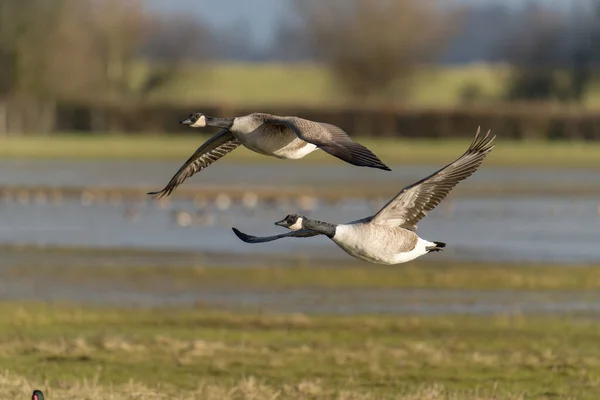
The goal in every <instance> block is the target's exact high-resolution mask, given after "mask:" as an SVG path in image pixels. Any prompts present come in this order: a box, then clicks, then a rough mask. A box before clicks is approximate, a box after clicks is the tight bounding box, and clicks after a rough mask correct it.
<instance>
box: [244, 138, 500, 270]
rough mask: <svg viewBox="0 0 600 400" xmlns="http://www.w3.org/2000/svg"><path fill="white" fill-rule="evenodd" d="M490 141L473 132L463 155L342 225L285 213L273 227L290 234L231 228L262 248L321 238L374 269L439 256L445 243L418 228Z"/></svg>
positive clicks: (480, 158)
mask: <svg viewBox="0 0 600 400" xmlns="http://www.w3.org/2000/svg"><path fill="white" fill-rule="evenodd" d="M494 138H495V136H492V135H491V132H490V131H488V132H487V133H486V134H485V135H482V134H481V131H480V129H477V133H476V134H475V139H474V140H473V142H472V143H471V145H470V146H469V148H468V149H467V151H466V152H465V153H464V154H463V155H462V156H460V157H459V158H458V159H456V160H455V161H454V162H452V163H450V164H448V165H446V166H445V167H444V168H441V169H440V170H438V171H436V172H435V173H433V174H431V175H429V176H428V177H426V178H424V179H421V180H420V181H418V182H416V183H414V184H412V185H409V186H407V187H405V188H404V189H402V191H400V193H398V194H397V195H396V196H395V197H394V198H393V199H391V200H390V201H389V202H388V203H387V204H386V205H385V206H384V207H383V208H382V209H381V210H379V212H377V214H375V215H373V216H371V217H367V218H364V219H361V220H358V221H353V222H349V223H346V224H333V223H329V222H322V221H317V220H313V219H309V218H306V217H304V216H301V215H298V214H290V215H288V216H286V217H285V218H284V219H283V220H281V221H279V222H276V223H275V224H276V225H278V226H283V227H286V228H288V229H291V230H292V231H291V232H288V233H284V234H280V235H275V236H267V237H256V236H251V235H247V234H245V233H243V232H241V231H240V230H238V229H236V228H233V231H234V233H235V234H236V235H237V236H238V237H239V238H240V239H241V240H242V241H244V242H246V243H265V242H270V241H273V240H278V239H282V238H285V237H310V236H316V235H325V236H327V237H328V238H330V239H331V240H333V242H334V243H336V244H337V245H338V246H339V247H340V248H342V249H343V250H344V251H345V252H346V253H348V254H350V255H351V256H354V257H356V258H359V259H361V260H365V261H369V262H372V263H378V264H388V265H392V264H400V263H404V262H408V261H411V260H414V259H415V258H417V257H420V256H422V255H424V254H427V253H430V252H433V251H440V250H442V249H443V248H444V247H446V244H445V243H443V242H436V241H429V240H425V239H422V238H420V237H419V236H418V235H417V224H418V223H419V221H420V220H421V219H423V217H425V216H426V215H427V213H428V212H429V211H431V210H433V209H434V208H435V207H436V206H437V205H438V204H440V202H441V201H442V200H443V199H444V198H445V197H446V196H447V195H448V193H450V191H451V190H452V188H454V187H455V186H456V185H457V184H458V183H459V182H461V181H463V180H465V179H467V178H468V177H469V176H471V175H472V174H473V173H474V172H475V171H476V170H477V169H478V168H479V166H480V165H481V163H482V162H483V160H484V159H485V157H486V156H487V155H488V153H489V152H490V151H492V149H493V148H494V145H493V144H492V142H493V140H494Z"/></svg>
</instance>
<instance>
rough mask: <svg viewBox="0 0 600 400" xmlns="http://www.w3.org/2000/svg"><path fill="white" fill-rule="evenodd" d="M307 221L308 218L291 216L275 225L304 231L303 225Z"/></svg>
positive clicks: (296, 215)
mask: <svg viewBox="0 0 600 400" xmlns="http://www.w3.org/2000/svg"><path fill="white" fill-rule="evenodd" d="M305 219H306V218H304V217H303V216H302V215H298V214H290V215H288V216H287V217H285V218H284V219H282V220H281V221H277V222H275V225H277V226H283V227H284V228H288V229H291V230H293V231H297V230H299V229H302V224H303V223H304V220H305Z"/></svg>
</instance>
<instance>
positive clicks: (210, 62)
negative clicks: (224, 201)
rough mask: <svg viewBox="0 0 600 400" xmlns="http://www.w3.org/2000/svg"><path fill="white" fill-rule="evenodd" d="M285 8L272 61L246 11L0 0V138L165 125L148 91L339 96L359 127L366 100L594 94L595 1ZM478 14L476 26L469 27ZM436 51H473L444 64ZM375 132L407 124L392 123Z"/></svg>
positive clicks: (416, 112) (471, 105) (329, 0)
mask: <svg viewBox="0 0 600 400" xmlns="http://www.w3.org/2000/svg"><path fill="white" fill-rule="evenodd" d="M291 6H292V10H293V11H294V12H293V13H289V15H286V16H285V17H283V18H282V20H281V21H279V24H280V26H279V28H278V29H279V30H278V34H277V35H276V39H275V43H273V45H272V46H271V47H272V48H270V49H268V51H267V50H265V51H263V53H264V54H270V56H265V57H263V59H262V60H263V61H264V60H268V61H270V62H269V63H266V64H265V63H261V64H258V63H255V62H252V63H250V62H249V61H248V60H256V58H257V56H256V54H254V55H252V54H251V50H250V48H251V46H249V45H248V42H247V40H249V39H248V36H249V34H247V33H248V32H247V30H246V29H245V28H244V23H243V21H240V23H237V24H235V26H233V27H231V29H229V28H227V27H209V26H208V25H206V24H204V23H203V22H202V21H203V20H202V19H198V18H195V17H192V16H191V15H189V14H184V13H181V14H166V13H164V14H160V13H157V12H155V11H150V9H149V8H148V7H147V4H146V3H145V2H144V1H143V0H81V1H80V0H25V1H23V2H20V3H16V2H15V1H13V0H0V68H1V69H2V71H3V74H2V76H1V77H0V135H7V134H24V133H29V134H32V133H33V134H39V133H51V132H57V131H61V130H83V131H94V132H103V131H112V132H116V131H122V132H123V131H125V132H129V131H154V132H165V131H170V130H176V129H177V127H176V120H177V118H174V117H172V116H171V115H169V117H168V118H169V121H172V124H167V123H165V121H166V120H161V121H159V122H157V119H160V118H158V117H157V118H155V115H154V114H153V113H152V112H148V110H147V109H145V108H144V107H145V105H147V104H155V105H156V106H157V107H160V108H161V109H164V110H168V109H172V110H176V112H177V113H184V112H185V113H186V114H187V113H188V112H190V111H198V110H196V109H193V108H194V107H196V106H195V105H194V104H196V105H197V104H204V105H205V106H206V105H212V106H213V107H215V108H219V111H221V112H223V113H226V112H227V111H233V110H228V109H227V107H228V106H235V107H237V110H236V111H239V109H240V108H246V111H248V112H249V111H255V110H259V109H260V110H264V111H278V109H277V107H278V106H281V105H282V104H286V105H288V106H289V107H290V110H288V111H289V112H290V113H293V114H296V115H302V116H305V114H304V111H305V110H304V109H303V108H307V107H312V109H313V110H312V111H311V113H314V111H315V110H316V109H318V108H319V107H322V106H336V107H338V110H337V111H336V112H337V115H338V116H339V117H340V118H342V117H344V116H346V119H352V120H353V121H351V122H348V124H352V125H357V127H356V129H351V130H352V133H355V132H359V133H363V134H375V132H376V130H373V129H372V130H365V129H361V127H360V125H361V122H360V121H357V120H359V119H360V118H361V113H360V107H365V106H366V105H368V106H369V107H370V109H371V110H374V109H375V110H378V112H379V111H380V113H381V114H385V113H390V112H396V111H397V110H396V109H398V108H403V110H402V112H404V113H405V114H406V115H407V116H408V117H410V118H412V119H414V120H419V119H423V118H424V117H423V115H422V113H421V110H422V109H423V108H424V107H425V108H426V107H455V108H457V109H459V110H460V112H461V113H463V114H464V113H467V112H472V118H471V119H476V118H478V116H479V114H478V111H477V110H476V108H477V107H482V106H487V107H488V108H489V109H490V110H492V111H494V112H495V110H496V108H497V107H498V106H499V105H501V107H502V109H503V110H507V109H511V110H512V111H511V112H513V113H514V112H516V111H520V110H527V109H526V108H525V107H533V109H534V110H535V109H536V107H537V110H540V109H542V110H543V109H544V108H551V109H556V108H557V107H559V108H564V109H566V110H568V111H569V112H570V111H572V110H573V109H576V111H577V112H579V113H581V112H584V111H585V109H586V108H588V107H598V104H600V101H599V100H598V99H600V89H599V88H598V86H599V85H598V73H597V67H598V64H599V61H600V52H599V51H598V48H597V47H598V46H596V45H595V43H597V42H598V38H599V37H600V29H599V28H598V27H599V26H600V24H599V23H598V17H599V15H600V12H599V10H600V6H598V1H597V0H591V1H588V2H573V4H572V5H571V6H570V8H567V9H558V8H552V6H550V5H548V4H545V3H543V2H540V1H534V2H528V3H527V5H526V6H524V7H521V8H518V7H513V8H510V7H508V6H503V5H496V6H490V5H488V6H483V5H471V6H466V5H465V6H456V5H454V6H451V5H448V4H447V3H446V2H441V1H440V0H427V1H416V0H401V1H389V0H376V1H371V0H352V1H343V0H325V1H317V0H315V1H293V2H292V3H291ZM482 17H484V18H485V21H486V24H487V25H485V26H483V27H482V26H481V24H480V25H477V22H478V21H481V18H482ZM478 26H479V27H478ZM473 27H476V28H477V27H478V28H477V29H478V30H477V31H476V32H475V34H472V33H470V31H469V30H470V29H473ZM490 28H491V29H490ZM484 33H485V34H486V35H483V34H484ZM478 35H481V38H477V36H478ZM490 35H491V36H490ZM473 36H475V38H477V39H481V41H482V42H484V45H482V46H484V47H485V50H486V51H482V50H481V49H480V50H479V51H480V54H479V56H477V57H475V56H470V57H471V58H469V57H466V58H465V57H463V58H460V57H459V56H460V54H461V52H462V53H464V52H465V51H466V49H468V48H469V47H473V46H472V45H475V44H477V43H475V42H472V40H475V39H474V38H473ZM467 39H468V40H471V41H468V40H467ZM244 40H246V42H244ZM457 54H458V55H459V56H457ZM449 59H450V60H452V59H471V60H472V59H477V60H479V61H480V62H479V64H478V65H475V66H473V65H466V64H465V62H462V63H459V64H460V65H453V66H450V65H449V64H448V63H447V62H445V60H449ZM232 60H236V61H238V62H239V61H240V60H245V61H244V62H242V63H238V64H235V63H232ZM285 61H294V63H287V62H285ZM407 108H408V110H407ZM394 110H396V111H394ZM408 114H410V115H408ZM491 114H493V113H491ZM491 114H490V115H491ZM348 115H351V116H352V118H347V117H348ZM490 115H488V117H490ZM427 117H428V118H429V117H431V116H427ZM509 117H510V116H509V115H508V114H499V115H498V116H497V117H496V119H498V120H501V119H504V118H509ZM371 118H373V117H371ZM490 118H491V117H490ZM577 118H579V120H580V122H581V120H582V119H583V118H584V117H581V116H578V117H577ZM594 118H595V119H594V120H593V121H592V123H593V124H597V121H598V119H599V117H598V116H594ZM539 120H544V123H545V124H546V125H548V124H550V125H552V124H554V125H555V126H554V127H552V128H551V129H550V128H548V129H544V132H543V133H541V134H539V135H538V136H540V137H544V138H561V137H569V138H578V139H597V138H598V137H600V135H598V134H596V133H593V132H592V133H590V132H588V131H586V130H585V129H584V128H582V127H581V126H580V125H577V126H576V127H575V128H573V127H569V126H568V125H569V124H570V122H568V121H567V122H565V121H559V122H558V123H557V122H556V121H554V120H552V119H551V117H549V116H546V115H544V113H543V112H540V111H536V115H535V116H533V117H532V118H531V121H528V122H527V123H528V124H529V123H530V124H531V125H535V123H536V121H539ZM81 121H84V122H81ZM578 124H579V122H578ZM367 125H373V123H368V124H367ZM433 125H434V126H433V129H432V128H431V127H430V126H425V125H423V126H420V125H419V126H415V127H414V128H412V129H411V130H412V135H414V134H415V132H431V133H428V134H429V135H431V136H432V137H437V136H446V133H444V134H442V133H441V131H442V130H443V129H446V130H448V131H451V132H452V135H457V134H458V132H460V131H461V130H462V129H463V127H462V126H460V125H453V124H451V123H448V121H445V120H443V119H441V120H439V121H435V123H434V124H433ZM471 125H473V124H472V123H471ZM481 125H484V124H483V123H481ZM444 127H447V128H444ZM448 127H449V128H448ZM492 127H494V126H492ZM371 128H373V127H372V126H371ZM472 128H474V126H473V127H471V129H472ZM502 128H503V129H504V130H506V131H511V128H510V126H503V127H502ZM386 129H388V130H389V132H388V134H390V135H400V136H406V135H407V132H406V131H405V130H403V129H400V128H399V127H398V126H396V125H394V124H390V125H389V126H388V127H387V128H386ZM525 130H529V131H531V130H533V128H528V129H525V128H519V133H518V134H516V135H514V136H515V137H519V138H522V137H525V136H528V135H524V134H522V132H523V131H525ZM574 131H581V132H583V131H585V132H583V133H580V134H577V133H573V132H574ZM424 134H425V133H424Z"/></svg>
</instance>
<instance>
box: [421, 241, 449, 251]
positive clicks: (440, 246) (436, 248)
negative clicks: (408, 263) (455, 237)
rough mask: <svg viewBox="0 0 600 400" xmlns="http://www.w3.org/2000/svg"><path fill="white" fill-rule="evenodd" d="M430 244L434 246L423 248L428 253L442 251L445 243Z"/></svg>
mask: <svg viewBox="0 0 600 400" xmlns="http://www.w3.org/2000/svg"><path fill="white" fill-rule="evenodd" d="M432 243H433V244H434V245H433V246H427V247H426V248H425V249H426V250H427V252H428V253H431V252H432V251H442V250H443V249H444V247H446V243H444V242H432Z"/></svg>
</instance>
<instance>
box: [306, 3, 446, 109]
mask: <svg viewBox="0 0 600 400" xmlns="http://www.w3.org/2000/svg"><path fill="white" fill-rule="evenodd" d="M294 5H295V8H296V9H297V10H298V12H299V16H300V19H301V23H302V26H303V31H304V33H305V34H306V35H307V37H308V38H309V43H310V45H311V46H312V47H313V48H314V49H315V52H316V54H317V55H318V57H319V58H320V59H321V60H322V61H324V62H325V63H326V64H327V65H328V66H329V67H330V68H331V71H332V73H333V75H334V76H335V77H336V78H337V79H338V80H339V81H340V83H341V84H342V86H343V87H344V88H346V89H347V91H348V92H349V93H350V94H351V95H353V96H355V97H358V98H365V97H369V96H373V95H381V94H382V93H384V92H385V90H386V89H387V88H388V87H389V85H390V84H392V83H393V82H398V81H401V82H402V83H403V84H404V85H408V84H409V81H410V76H411V74H412V73H413V72H414V70H415V69H416V68H417V67H418V66H419V65H420V64H422V63H423V62H424V61H427V60H428V59H430V58H431V57H432V56H434V55H436V54H438V53H439V52H440V51H441V50H443V49H444V48H445V46H446V44H447V43H448V41H449V39H450V38H451V35H450V33H452V32H453V29H452V28H453V24H452V23H451V22H452V21H450V20H451V19H452V18H449V14H448V13H442V12H441V11H440V10H439V7H438V3H437V2H436V1H435V0H295V1H294ZM452 16H453V17H454V15H452Z"/></svg>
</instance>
